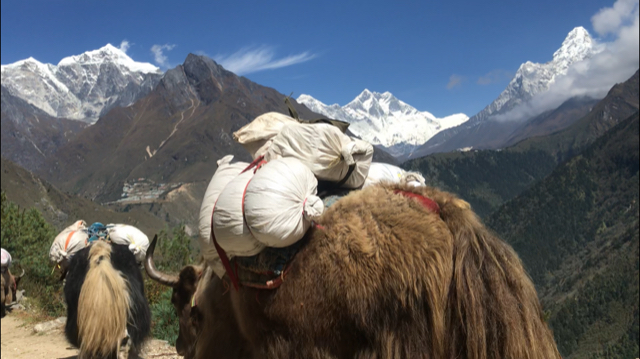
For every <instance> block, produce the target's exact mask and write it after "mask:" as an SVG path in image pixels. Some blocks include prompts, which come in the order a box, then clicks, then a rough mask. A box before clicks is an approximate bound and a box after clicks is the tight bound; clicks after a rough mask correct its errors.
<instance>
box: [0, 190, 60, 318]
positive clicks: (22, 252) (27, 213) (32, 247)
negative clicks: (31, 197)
mask: <svg viewBox="0 0 640 359" xmlns="http://www.w3.org/2000/svg"><path fill="white" fill-rule="evenodd" d="M1 196H2V223H1V227H2V229H1V236H2V237H1V241H2V248H5V249H6V250H7V251H9V253H11V256H12V258H13V264H12V268H13V272H18V271H19V269H24V270H25V273H26V274H25V277H24V278H23V279H22V281H21V282H20V287H21V288H22V289H24V290H25V292H26V295H27V296H29V297H30V298H31V300H32V301H33V304H35V305H36V306H37V307H38V308H41V309H42V310H43V311H44V313H45V314H47V315H50V316H61V315H64V314H65V307H64V300H63V295H62V285H61V283H60V282H59V280H58V278H57V277H56V276H55V275H54V274H53V272H52V269H53V266H52V265H51V263H50V262H49V248H50V247H51V243H52V242H53V238H54V237H55V235H56V231H55V230H54V229H53V227H52V226H51V225H49V224H48V223H47V222H46V221H45V220H44V217H42V215H41V214H40V212H38V210H36V209H29V210H25V209H20V207H18V206H17V205H15V204H14V203H12V202H9V201H8V200H7V197H6V195H5V193H4V192H2V195H1ZM16 274H18V275H19V274H20V273H19V272H18V273H16Z"/></svg>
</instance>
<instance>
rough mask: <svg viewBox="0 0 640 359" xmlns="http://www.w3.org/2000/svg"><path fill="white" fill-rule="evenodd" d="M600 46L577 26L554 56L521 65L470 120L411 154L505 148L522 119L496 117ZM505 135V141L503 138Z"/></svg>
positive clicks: (526, 98) (587, 56) (533, 93)
mask: <svg viewBox="0 0 640 359" xmlns="http://www.w3.org/2000/svg"><path fill="white" fill-rule="evenodd" d="M598 51H600V48H599V47H598V46H596V45H595V43H594V41H593V39H592V38H591V36H590V35H589V32H588V31H587V30H586V29H584V28H583V27H577V28H575V29H573V30H572V31H571V32H569V34H568V35H567V37H566V38H565V40H564V41H563V43H562V46H561V47H560V48H559V49H558V50H557V51H556V52H555V53H554V54H553V59H552V60H551V61H549V62H547V63H544V64H539V63H533V62H530V61H528V62H526V63H524V64H522V65H521V66H520V68H519V69H518V71H517V72H516V75H515V76H514V78H513V79H512V80H511V82H510V83H509V85H508V86H507V88H506V89H505V90H504V91H503V92H502V93H501V94H500V96H498V98H497V99H496V100H495V101H493V102H492V103H491V104H490V105H489V106H487V107H485V108H484V109H483V110H482V111H480V112H479V113H478V114H476V115H475V116H473V117H471V118H470V119H469V121H467V122H465V123H463V124H462V125H460V126H457V127H454V128H451V129H449V130H446V131H442V132H440V133H438V134H437V135H436V136H434V137H433V138H431V139H430V140H429V141H428V142H427V143H425V144H424V145H422V146H421V147H420V148H419V149H417V150H416V151H415V152H414V153H412V154H411V155H410V156H409V158H418V157H422V156H426V155H428V154H430V153H435V152H449V151H455V150H457V149H460V148H467V147H473V148H476V149H483V148H501V147H504V145H505V142H504V141H508V139H509V138H510V137H513V136H512V132H513V131H515V130H516V129H517V128H518V127H519V125H520V124H521V123H518V120H517V119H511V120H510V119H500V121H498V120H497V119H496V116H497V115H501V114H505V113H507V112H508V111H510V110H512V109H514V108H516V107H517V106H518V105H520V104H523V103H526V102H527V101H529V100H531V99H532V98H533V97H534V96H535V95H536V94H539V93H542V92H545V91H547V90H548V89H549V86H550V85H551V84H553V83H554V81H555V79H556V78H557V77H558V76H562V75H564V74H566V73H567V70H568V69H569V67H570V66H571V65H573V64H575V63H577V62H580V61H582V60H585V59H587V58H589V57H591V56H593V55H594V54H595V53H597V52H598ZM501 139H504V141H500V140H501Z"/></svg>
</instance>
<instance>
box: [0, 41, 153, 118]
mask: <svg viewBox="0 0 640 359" xmlns="http://www.w3.org/2000/svg"><path fill="white" fill-rule="evenodd" d="M161 77H162V71H160V69H159V68H157V67H155V66H153V65H151V64H149V63H139V62H135V61H133V60H132V59H131V58H130V57H129V56H127V54H126V53H124V52H123V51H121V50H120V49H118V48H116V47H114V46H112V45H111V44H107V45H106V46H104V47H102V48H100V49H98V50H94V51H88V52H85V53H83V54H81V55H77V56H70V57H66V58H64V59H62V60H61V61H60V62H59V63H58V65H52V64H43V63H41V62H39V61H38V60H36V59H34V58H28V59H26V60H21V61H18V62H15V63H13V64H10V65H2V86H4V87H5V89H7V90H8V91H9V92H10V93H11V94H12V95H13V96H15V97H18V98H20V99H23V100H25V101H26V102H27V103H29V104H31V105H33V106H35V107H37V108H39V109H41V110H42V111H44V112H46V113H47V114H48V115H50V116H53V117H58V118H67V119H74V120H82V121H85V122H89V123H93V122H95V121H96V120H97V119H98V117H100V116H101V115H103V114H105V113H106V112H107V111H109V110H110V109H111V108H113V107H115V106H122V107H126V106H129V105H131V104H133V103H134V102H135V101H136V100H137V99H139V98H141V97H143V96H145V95H146V94H147V93H149V92H150V91H151V90H152V89H153V88H154V87H155V85H156V84H157V83H158V81H160V78H161Z"/></svg>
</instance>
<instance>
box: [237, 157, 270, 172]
mask: <svg viewBox="0 0 640 359" xmlns="http://www.w3.org/2000/svg"><path fill="white" fill-rule="evenodd" d="M265 163H267V161H265V160H264V156H260V157H258V158H256V159H255V160H253V162H251V163H250V164H249V166H247V168H245V169H244V170H243V171H242V172H240V174H243V173H245V172H247V171H248V170H250V169H252V168H253V167H256V170H258V169H259V168H260V167H262V165H264V164H265Z"/></svg>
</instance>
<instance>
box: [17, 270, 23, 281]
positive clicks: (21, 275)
mask: <svg viewBox="0 0 640 359" xmlns="http://www.w3.org/2000/svg"><path fill="white" fill-rule="evenodd" d="M22 277H24V268H22V274H20V276H19V277H18V279H20V278H22Z"/></svg>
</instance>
